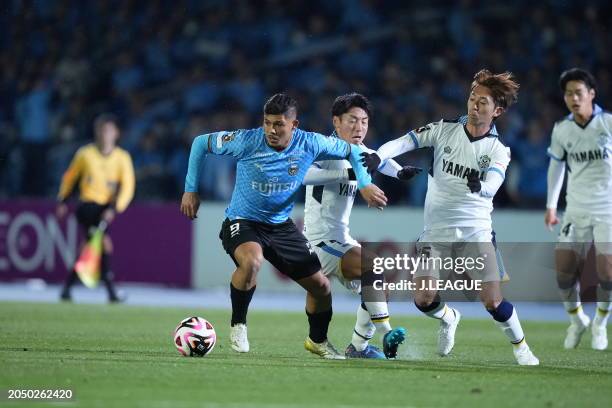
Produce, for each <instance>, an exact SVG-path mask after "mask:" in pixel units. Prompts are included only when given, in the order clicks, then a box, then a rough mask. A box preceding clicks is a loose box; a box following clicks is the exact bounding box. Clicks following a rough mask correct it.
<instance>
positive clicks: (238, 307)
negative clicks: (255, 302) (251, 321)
mask: <svg viewBox="0 0 612 408" xmlns="http://www.w3.org/2000/svg"><path fill="white" fill-rule="evenodd" d="M255 288H256V286H253V287H252V288H251V289H249V290H239V289H236V288H235V287H234V285H232V284H231V282H230V297H231V299H232V326H234V325H235V324H238V323H242V324H246V317H247V312H248V311H249V303H251V299H252V298H253V293H255Z"/></svg>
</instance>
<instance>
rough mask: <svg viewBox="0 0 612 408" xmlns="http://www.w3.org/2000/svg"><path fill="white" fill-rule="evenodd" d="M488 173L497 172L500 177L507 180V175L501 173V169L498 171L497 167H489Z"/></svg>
mask: <svg viewBox="0 0 612 408" xmlns="http://www.w3.org/2000/svg"><path fill="white" fill-rule="evenodd" d="M487 171H495V172H497V173H499V175H500V176H502V178H503V179H504V180H505V179H506V175H505V174H504V172H503V171H501V170H500V169H498V168H497V167H489V168H488V169H487Z"/></svg>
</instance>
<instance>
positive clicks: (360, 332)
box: [351, 305, 376, 351]
mask: <svg viewBox="0 0 612 408" xmlns="http://www.w3.org/2000/svg"><path fill="white" fill-rule="evenodd" d="M375 331H376V327H375V326H374V324H372V321H371V320H370V313H369V312H368V311H367V310H365V309H364V308H363V307H362V306H361V305H359V308H358V309H357V320H356V321H355V330H354V331H353V338H352V339H351V344H353V346H355V349H356V350H357V351H363V350H365V348H366V347H368V341H369V340H370V339H371V338H372V337H373V336H374V332H375Z"/></svg>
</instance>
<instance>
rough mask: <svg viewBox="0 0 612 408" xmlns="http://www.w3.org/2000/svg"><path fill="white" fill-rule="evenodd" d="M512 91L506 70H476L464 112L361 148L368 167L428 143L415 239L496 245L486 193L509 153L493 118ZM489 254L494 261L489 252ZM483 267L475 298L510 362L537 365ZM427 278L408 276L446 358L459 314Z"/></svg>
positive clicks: (494, 269)
mask: <svg viewBox="0 0 612 408" xmlns="http://www.w3.org/2000/svg"><path fill="white" fill-rule="evenodd" d="M518 88H519V85H518V84H517V83H516V82H515V81H514V79H513V77H512V74H510V73H508V72H506V73H503V74H492V73H491V72H489V71H488V70H481V71H480V72H478V73H477V74H476V75H475V76H474V80H473V82H472V84H471V89H470V95H469V99H468V101H467V110H468V111H467V116H464V117H462V118H460V119H459V120H456V121H452V122H448V121H444V120H441V121H440V122H434V123H431V124H429V125H427V126H424V127H421V128H419V129H416V130H413V131H410V132H408V134H406V135H404V136H402V137H400V138H398V139H395V140H392V141H390V142H387V143H385V144H384V145H383V146H381V148H380V149H378V151H377V153H376V154H371V155H369V154H368V153H362V155H364V156H365V158H364V162H365V165H367V167H368V169H369V170H370V171H372V170H375V169H377V168H378V166H379V165H380V163H381V162H382V163H384V162H385V161H386V160H387V159H389V158H392V157H395V156H398V155H400V154H402V153H404V152H407V151H409V150H413V149H418V148H421V147H433V149H434V162H433V167H432V170H431V173H430V176H429V179H428V185H427V195H426V198H425V209H424V213H425V214H424V215H425V223H424V224H425V226H424V227H425V228H424V229H425V230H424V232H423V233H422V234H421V237H420V238H419V242H423V243H450V244H448V245H449V246H450V245H454V246H458V245H459V244H462V245H464V246H466V247H468V245H467V244H465V243H474V244H470V245H469V246H477V247H481V246H482V247H485V246H487V244H485V243H489V244H488V245H489V246H492V244H491V243H492V242H493V243H494V242H495V241H494V233H493V230H492V225H491V211H492V210H493V196H494V195H495V193H496V192H497V190H498V189H499V187H500V186H501V185H502V183H503V181H504V176H505V173H506V168H507V166H508V163H509V162H510V150H509V149H508V148H507V147H506V146H504V145H503V143H502V142H501V141H500V140H499V137H498V134H497V130H496V128H495V124H494V121H495V119H497V118H498V117H499V116H500V115H501V114H503V113H504V111H505V110H506V109H507V108H508V107H509V106H510V105H512V104H513V103H514V102H515V101H516V99H517V94H518ZM425 249H427V248H424V247H423V248H421V250H425ZM488 259H490V260H491V261H493V260H494V259H495V256H493V257H489V258H488ZM491 264H492V265H491ZM484 272H485V273H486V275H485V279H482V290H481V291H480V298H481V301H482V303H483V304H484V306H485V307H486V309H487V311H488V312H489V313H490V314H491V316H492V317H493V319H495V321H496V323H497V325H498V326H499V327H500V328H501V330H502V331H503V332H504V334H505V335H506V336H507V337H508V338H509V340H510V342H511V343H512V346H513V351H514V356H515V358H516V360H517V362H518V363H519V364H520V365H538V364H539V360H538V359H537V358H536V357H535V356H534V355H533V353H532V352H531V350H530V349H529V346H528V345H527V343H526V342H525V336H524V334H523V329H522V327H521V324H520V322H519V319H518V316H517V313H516V311H515V309H514V306H513V305H512V304H511V303H510V302H508V301H507V300H505V299H504V298H503V296H502V293H501V288H500V275H498V273H500V274H501V273H503V268H502V267H501V265H499V266H498V265H497V262H495V261H493V262H488V263H487V266H486V268H484ZM430 273H431V272H430ZM432 280H433V277H432V276H431V275H429V276H428V275H419V274H418V273H417V274H416V275H415V279H414V281H415V284H416V289H417V290H416V291H415V304H416V306H417V308H418V309H419V310H421V311H422V312H423V313H425V314H426V315H427V316H430V317H433V318H436V319H439V320H440V330H439V333H438V352H439V354H440V355H442V356H445V355H447V354H449V353H450V352H451V350H452V349H453V346H454V344H455V331H456V329H457V325H458V323H459V320H460V318H461V314H460V313H459V311H457V310H456V309H453V308H450V307H448V306H446V304H445V303H444V302H443V301H442V300H440V297H439V296H438V294H437V292H436V291H435V290H428V288H431V286H430V285H429V283H430V281H432ZM424 284H425V286H423V285H424Z"/></svg>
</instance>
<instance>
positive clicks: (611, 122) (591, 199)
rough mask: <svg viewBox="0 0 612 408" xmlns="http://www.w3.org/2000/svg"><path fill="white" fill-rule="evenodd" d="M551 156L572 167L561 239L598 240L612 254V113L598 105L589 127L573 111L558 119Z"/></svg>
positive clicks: (598, 246)
mask: <svg viewBox="0 0 612 408" xmlns="http://www.w3.org/2000/svg"><path fill="white" fill-rule="evenodd" d="M548 155H549V156H550V157H551V158H552V159H554V160H557V161H559V162H564V163H565V165H566V167H567V170H568V172H567V173H568V178H567V190H566V201H567V207H566V209H565V215H564V217H563V222H562V223H561V231H560V233H559V242H560V243H573V242H577V243H590V242H593V241H594V242H595V245H596V247H597V249H598V250H600V251H601V252H604V253H607V254H612V248H610V247H611V243H612V114H610V113H608V112H605V111H603V110H602V109H601V108H600V107H599V106H597V105H595V108H594V111H593V116H592V118H591V120H589V122H587V124H586V125H585V126H581V125H579V124H578V123H576V122H575V121H574V118H573V114H570V115H568V116H567V117H565V118H564V119H563V120H561V121H559V122H557V123H556V124H555V126H554V128H553V131H552V137H551V144H550V147H549V148H548ZM560 247H564V248H565V247H566V246H563V245H560Z"/></svg>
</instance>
